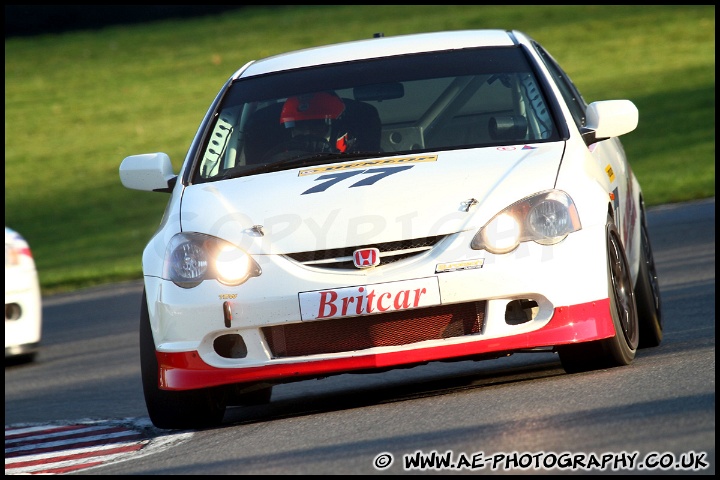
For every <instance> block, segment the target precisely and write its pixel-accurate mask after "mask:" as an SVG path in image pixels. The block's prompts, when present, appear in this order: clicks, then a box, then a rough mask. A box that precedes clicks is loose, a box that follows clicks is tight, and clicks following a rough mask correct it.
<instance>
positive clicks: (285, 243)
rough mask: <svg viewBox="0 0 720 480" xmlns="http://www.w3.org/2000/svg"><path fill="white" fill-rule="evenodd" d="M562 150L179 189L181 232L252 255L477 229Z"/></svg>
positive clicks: (528, 149) (417, 160)
mask: <svg viewBox="0 0 720 480" xmlns="http://www.w3.org/2000/svg"><path fill="white" fill-rule="evenodd" d="M562 152H563V143H561V142H559V143H547V144H539V145H534V146H530V145H527V146H511V147H499V148H498V147H492V148H478V149H468V150H454V151H443V152H439V153H432V152H431V153H428V154H426V155H410V156H396V157H385V158H380V159H370V160H360V161H350V162H341V163H335V164H331V165H320V166H316V167H307V168H295V169H291V170H286V171H280V172H272V173H265V174H260V175H252V176H247V177H239V178H235V179H228V180H222V181H217V182H212V183H204V184H197V185H191V186H188V187H186V188H185V189H184V192H183V198H182V202H181V205H182V207H181V225H182V229H183V231H190V232H200V233H205V234H209V235H213V236H216V237H219V238H223V239H226V240H228V241H230V242H232V243H234V244H236V245H239V246H241V247H243V248H245V249H246V250H247V251H248V252H249V253H252V254H280V253H283V254H285V253H294V252H304V251H312V250H320V249H331V248H341V247H346V246H360V245H370V244H375V243H382V242H390V241H397V240H402V239H409V238H423V237H429V236H435V235H446V234H450V233H455V232H459V231H462V230H467V229H473V230H474V229H477V228H479V227H481V226H482V225H484V224H485V223H486V222H487V221H488V220H489V219H490V218H492V216H494V215H495V214H496V213H498V212H499V211H500V210H502V209H503V208H505V207H507V206H508V205H510V204H512V203H514V202H516V201H517V200H520V199H522V198H524V197H526V196H528V195H531V194H533V193H536V192H538V191H542V190H547V189H550V188H553V185H554V182H555V177H556V175H557V170H558V168H559V163H560V160H561V157H562Z"/></svg>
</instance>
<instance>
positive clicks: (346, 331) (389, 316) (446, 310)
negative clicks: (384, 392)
mask: <svg viewBox="0 0 720 480" xmlns="http://www.w3.org/2000/svg"><path fill="white" fill-rule="evenodd" d="M484 318H485V302H472V303H462V304H456V305H440V306H436V307H427V308H418V309H415V310H403V311H399V312H390V313H383V314H377V315H369V316H365V317H350V318H340V319H337V320H318V321H313V322H307V323H291V324H287V325H278V326H274V327H263V328H262V332H263V335H265V339H266V340H267V342H268V345H269V346H270V351H271V352H272V355H273V358H284V357H296V356H302V355H318V354H324V353H337V352H348V351H353V350H363V349H365V348H372V347H387V346H397V345H408V344H411V343H416V342H422V341H423V340H439V339H443V338H452V337H461V336H463V335H472V334H474V333H480V332H481V331H482V327H483V321H484Z"/></svg>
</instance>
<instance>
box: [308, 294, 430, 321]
mask: <svg viewBox="0 0 720 480" xmlns="http://www.w3.org/2000/svg"><path fill="white" fill-rule="evenodd" d="M357 293H358V295H357V296H355V295H340V294H338V292H337V291H334V290H326V291H324V292H320V307H319V308H318V312H317V315H316V316H315V318H330V317H335V316H343V317H344V316H348V315H366V314H369V313H382V312H387V311H388V310H405V309H407V308H416V307H418V306H419V305H420V300H421V297H422V296H423V295H424V294H425V293H427V290H426V289H425V288H416V289H413V290H400V291H397V292H387V291H386V292H379V291H376V290H375V289H368V291H367V292H366V291H365V287H358V289H357Z"/></svg>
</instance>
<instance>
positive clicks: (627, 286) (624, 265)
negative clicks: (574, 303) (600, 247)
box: [558, 218, 640, 373]
mask: <svg viewBox="0 0 720 480" xmlns="http://www.w3.org/2000/svg"><path fill="white" fill-rule="evenodd" d="M606 232H607V233H606V236H607V265H608V268H607V272H608V296H609V297H610V315H611V316H612V320H613V325H614V326H615V336H613V337H612V338H606V339H603V340H596V341H593V342H585V343H580V344H575V345H564V346H561V347H558V354H559V355H560V362H561V363H562V366H563V368H564V369H565V371H567V372H568V373H574V372H583V371H588V370H595V369H598V368H608V367H616V366H622V365H629V364H630V363H632V361H633V360H634V359H635V353H636V352H637V348H638V342H639V336H640V335H639V324H638V315H637V307H636V304H635V292H634V291H633V287H632V279H631V277H630V266H629V263H628V260H627V257H626V255H625V250H624V249H623V246H622V242H621V241H620V236H619V234H618V231H617V227H615V223H614V222H613V221H612V218H608V223H607V227H606Z"/></svg>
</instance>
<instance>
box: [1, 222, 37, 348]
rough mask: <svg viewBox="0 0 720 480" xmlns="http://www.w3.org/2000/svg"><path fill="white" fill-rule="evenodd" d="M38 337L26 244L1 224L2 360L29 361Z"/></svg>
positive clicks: (31, 265)
mask: <svg viewBox="0 0 720 480" xmlns="http://www.w3.org/2000/svg"><path fill="white" fill-rule="evenodd" d="M41 338H42V297H41V295H40V282H39V281H38V274H37V270H36V267H35V260H34V259H33V255H32V252H31V250H30V245H28V243H27V241H26V240H25V238H23V236H22V235H20V234H19V233H18V232H16V231H15V230H13V229H11V228H8V227H7V226H6V227H5V359H6V360H10V361H12V362H18V361H32V360H33V359H34V358H35V356H36V355H37V353H38V351H39V349H40V340H41Z"/></svg>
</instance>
